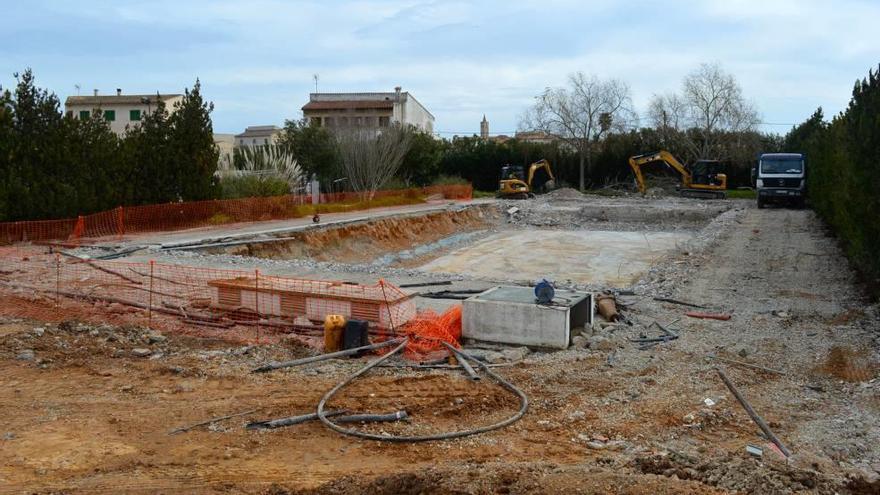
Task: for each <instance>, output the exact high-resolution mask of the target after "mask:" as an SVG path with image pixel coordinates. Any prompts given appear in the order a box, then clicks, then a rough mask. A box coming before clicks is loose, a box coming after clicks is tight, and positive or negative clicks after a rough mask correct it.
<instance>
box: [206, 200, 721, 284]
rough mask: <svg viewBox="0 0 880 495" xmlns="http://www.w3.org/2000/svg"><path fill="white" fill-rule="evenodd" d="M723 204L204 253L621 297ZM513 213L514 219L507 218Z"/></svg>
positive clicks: (330, 235)
mask: <svg viewBox="0 0 880 495" xmlns="http://www.w3.org/2000/svg"><path fill="white" fill-rule="evenodd" d="M731 207H732V205H730V204H729V203H728V204H724V203H716V204H706V203H701V202H695V203H693V204H688V203H687V202H681V201H672V202H647V201H644V200H642V202H641V203H639V202H635V201H632V200H629V201H627V202H621V201H616V202H615V201H608V200H605V201H604V202H601V203H591V202H590V201H589V200H588V199H584V200H581V201H556V202H548V201H541V200H538V201H536V202H531V201H525V202H516V203H512V202H497V203H490V204H481V205H471V206H466V207H458V208H454V209H450V210H447V211H442V212H432V213H428V214H411V215H401V216H396V217H391V218H382V219H376V220H367V221H360V222H355V223H351V224H346V225H342V226H339V225H337V226H327V227H321V226H316V227H313V228H310V229H307V230H304V231H301V232H297V233H295V234H292V235H287V236H285V237H283V238H278V239H270V240H266V239H262V240H260V241H254V242H253V243H245V244H238V245H235V246H228V247H214V248H210V249H205V250H202V251H203V252H204V251H207V252H210V253H222V254H236V255H243V256H253V257H257V258H267V259H309V260H315V261H326V262H334V263H340V264H349V265H369V266H372V267H375V268H376V269H377V271H378V272H379V273H381V269H382V268H407V269H413V270H418V271H424V272H426V273H432V274H444V273H448V274H453V275H460V276H464V277H465V278H471V279H479V280H487V281H493V282H494V281H498V282H503V281H513V282H522V281H523V280H535V279H540V278H548V279H551V280H556V281H567V282H571V283H575V284H586V285H597V286H610V287H626V286H628V285H631V284H633V283H634V282H636V281H637V280H638V279H639V278H640V277H641V276H642V275H644V274H645V273H646V272H647V271H648V270H649V269H650V268H651V267H652V266H653V265H654V264H656V263H658V262H661V261H662V260H663V259H665V258H666V257H667V256H668V255H670V254H673V253H676V252H682V251H687V250H689V247H688V245H689V243H690V242H691V241H692V240H693V239H694V238H695V236H696V235H697V234H698V232H699V231H700V230H701V229H702V228H704V227H705V226H706V225H707V224H708V223H709V222H711V220H712V219H714V218H715V217H717V216H718V215H719V214H721V213H723V212H724V211H727V210H728V209H730V208H731ZM513 210H516V211H515V212H513V213H510V212H511V211H513Z"/></svg>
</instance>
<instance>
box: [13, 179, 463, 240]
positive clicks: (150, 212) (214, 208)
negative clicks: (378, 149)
mask: <svg viewBox="0 0 880 495" xmlns="http://www.w3.org/2000/svg"><path fill="white" fill-rule="evenodd" d="M438 195H439V196H442V197H443V198H446V199H458V200H462V199H470V198H471V197H472V195H473V188H472V187H471V186H470V185H449V186H430V187H425V188H414V189H403V190H389V191H377V192H376V193H375V194H374V195H373V196H372V197H370V198H365V197H364V196H363V195H361V194H360V193H353V192H345V193H332V194H322V195H321V203H322V205H319V206H318V207H317V210H315V208H314V207H313V206H312V197H311V196H309V195H287V196H273V197H259V198H241V199H225V200H207V201H189V202H180V203H164V204H156V205H144V206H126V207H121V206H120V207H119V208H115V209H113V210H108V211H102V212H99V213H94V214H91V215H84V216H80V217H78V218H68V219H62V220H39V221H29V222H3V223H0V244H13V243H16V242H28V241H48V240H70V241H77V240H79V239H83V238H97V237H106V236H121V235H123V234H125V233H137V232H154V231H162V230H182V229H190V228H197V227H205V226H211V225H217V224H224V223H230V222H253V221H265V220H282V219H287V218H297V217H302V216H306V215H311V214H313V213H314V212H315V211H318V212H321V208H322V206H323V207H325V208H326V207H327V206H328V205H327V204H328V203H329V204H335V205H336V206H337V207H339V208H341V209H342V210H346V209H351V210H355V209H365V208H369V207H370V206H371V204H370V202H371V201H373V200H377V199H381V198H387V197H394V196H402V197H419V196H427V197H432V196H438ZM325 211H326V210H325Z"/></svg>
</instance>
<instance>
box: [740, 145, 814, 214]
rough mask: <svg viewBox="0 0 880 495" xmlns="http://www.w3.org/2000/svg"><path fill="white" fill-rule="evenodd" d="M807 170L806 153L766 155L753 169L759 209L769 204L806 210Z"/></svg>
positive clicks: (762, 156)
mask: <svg viewBox="0 0 880 495" xmlns="http://www.w3.org/2000/svg"><path fill="white" fill-rule="evenodd" d="M806 171H807V167H806V160H805V159H804V155H803V154H802V153H763V154H762V155H761V156H760V158H759V159H758V165H757V166H756V167H755V168H754V169H752V177H753V179H754V183H755V188H756V189H757V191H758V208H763V207H764V206H765V205H767V204H769V203H784V204H788V205H792V206H794V207H796V208H803V207H804V204H805V202H806V199H807V180H806V179H807V176H806Z"/></svg>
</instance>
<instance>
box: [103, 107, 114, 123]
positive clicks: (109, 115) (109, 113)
mask: <svg viewBox="0 0 880 495" xmlns="http://www.w3.org/2000/svg"><path fill="white" fill-rule="evenodd" d="M104 120H106V121H107V122H113V121H114V120H116V110H104Z"/></svg>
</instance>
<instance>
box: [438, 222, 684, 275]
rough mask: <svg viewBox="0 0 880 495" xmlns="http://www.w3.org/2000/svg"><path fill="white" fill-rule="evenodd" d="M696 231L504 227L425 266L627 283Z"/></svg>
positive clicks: (473, 272) (448, 270)
mask: <svg viewBox="0 0 880 495" xmlns="http://www.w3.org/2000/svg"><path fill="white" fill-rule="evenodd" d="M692 237H693V235H692V234H690V233H685V232H618V231H592V230H591V231H588V230H583V231H550V230H529V231H527V230H515V231H507V232H500V233H497V234H493V235H491V236H489V237H487V238H485V239H482V240H480V241H478V242H476V243H474V244H471V245H469V246H466V247H463V248H461V249H457V250H455V251H453V252H451V253H449V254H448V255H446V256H442V257H440V258H437V259H435V260H433V261H431V262H429V263H427V264H425V265H423V266H422V267H421V269H422V270H425V271H429V272H436V273H461V274H467V275H471V276H475V277H480V278H489V279H493V280H523V279H540V278H547V279H552V280H558V281H563V280H571V281H573V282H575V283H582V284H601V285H607V286H612V287H625V286H628V285H630V284H632V283H633V282H635V281H637V280H638V279H639V277H641V275H642V274H643V273H645V272H646V271H647V270H648V269H649V268H650V267H651V265H652V264H653V263H655V262H656V261H657V260H658V259H660V258H662V257H663V256H665V255H666V254H669V253H670V252H672V251H674V250H675V249H676V248H677V247H679V246H682V245H683V244H684V243H685V242H687V241H688V240H689V239H691V238H692Z"/></svg>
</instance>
